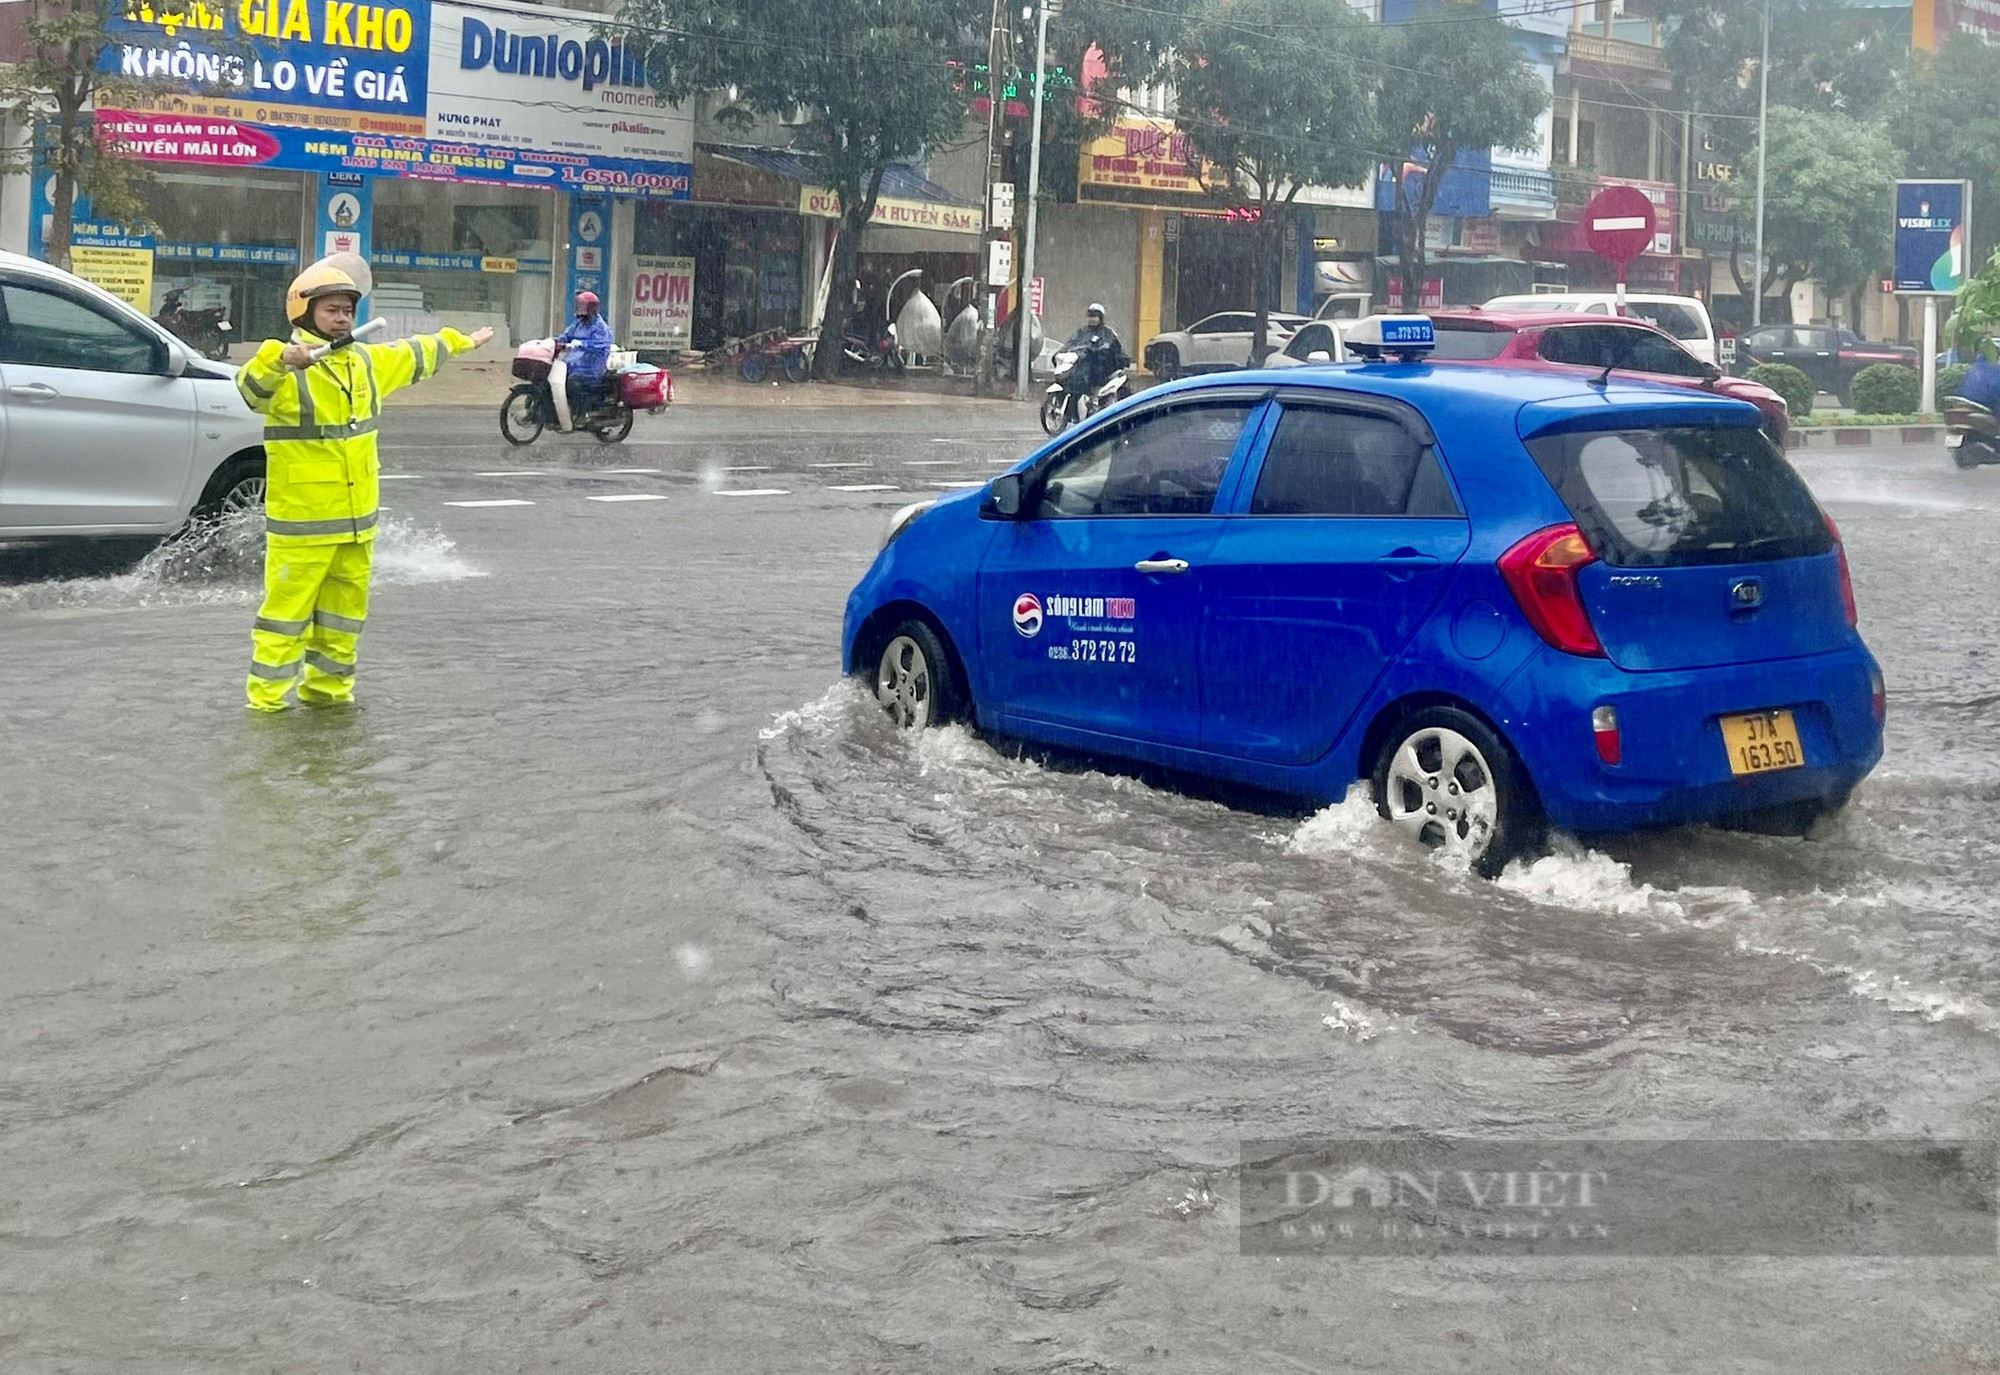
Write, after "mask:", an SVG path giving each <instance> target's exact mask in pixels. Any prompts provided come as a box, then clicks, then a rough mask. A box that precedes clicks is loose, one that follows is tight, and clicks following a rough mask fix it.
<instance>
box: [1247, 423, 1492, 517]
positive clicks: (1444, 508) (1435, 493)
mask: <svg viewBox="0 0 2000 1375" xmlns="http://www.w3.org/2000/svg"><path fill="white" fill-rule="evenodd" d="M1250 514H1251V515H1253V516H1456V515H1458V514H1459V509H1458V502H1457V501H1456V500H1455V499H1454V498H1453V497H1452V494H1451V486H1450V484H1449V483H1447V482H1446V481H1445V478H1444V470H1443V469H1442V468H1440V467H1439V466H1438V460H1437V454H1436V452H1435V451H1434V450H1433V449H1432V448H1431V446H1430V445H1428V444H1425V443H1423V442H1422V441H1421V440H1419V439H1418V438H1417V437H1416V436H1415V435H1413V434H1411V433H1410V432H1409V431H1408V430H1406V429H1404V428H1403V426H1402V425H1400V424H1398V423H1397V422H1396V421H1394V420H1392V419H1390V418H1389V417H1387V416H1380V415H1358V414H1354V413H1352V412H1346V411H1337V410H1328V409H1323V408H1320V407H1314V406H1299V407H1288V408H1287V409H1286V411H1285V413H1284V416H1283V417H1282V418H1281V419H1280V420H1279V421H1278V432H1277V433H1276V434H1275V435H1273V436H1272V437H1271V447H1270V450H1269V452H1267V453H1266V454H1265V455H1264V467H1263V471H1262V472H1261V473H1259V474H1258V477H1257V490H1256V492H1255V494H1253V495H1252V497H1251V498H1250Z"/></svg>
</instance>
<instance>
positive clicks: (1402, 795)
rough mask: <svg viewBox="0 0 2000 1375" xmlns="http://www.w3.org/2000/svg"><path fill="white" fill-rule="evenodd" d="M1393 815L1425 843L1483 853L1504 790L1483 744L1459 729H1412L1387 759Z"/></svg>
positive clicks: (1387, 800)
mask: <svg viewBox="0 0 2000 1375" xmlns="http://www.w3.org/2000/svg"><path fill="white" fill-rule="evenodd" d="M1383 805H1384V807H1385V809H1386V810H1387V812H1388V815H1389V820H1390V821H1392V822H1394V823H1395V824H1396V825H1397V826H1398V827H1399V828H1401V829H1402V830H1403V831H1405V832H1406V833H1408V834H1409V835H1411V836H1413V837H1414V838H1415V839H1416V840H1417V841H1418V842H1419V843H1421V844H1423V845H1424V846H1426V847H1428V848H1431V849H1437V848H1440V847H1442V848H1445V849H1450V850H1456V851H1458V852H1460V853H1463V854H1464V855H1465V856H1466V857H1467V858H1468V859H1471V860H1473V861H1477V860H1479V859H1481V858H1482V857H1484V855H1485V854H1486V851H1487V848H1488V847H1489V846H1491V845H1492V843H1493V839H1494V836H1495V835H1496V834H1497V833H1498V831H1499V827H1500V790H1499V787H1498V786H1497V785H1496V783H1495V782H1494V777H1493V769H1492V766H1491V765H1490V764H1489V763H1488V761H1487V759H1486V756H1485V755H1484V754H1482V753H1480V750H1479V747H1478V746H1477V745H1475V744H1474V743H1473V742H1472V741H1471V740H1469V739H1467V738H1466V737H1465V736H1463V735H1460V734H1459V733H1458V732H1457V731H1455V730H1450V729H1447V728H1445V727H1441V726H1427V727H1424V728H1422V729H1420V730H1417V731H1414V732H1412V733H1411V734H1410V735H1409V736H1408V737H1406V738H1405V739H1404V741H1403V743H1402V745H1401V746H1400V747H1399V748H1398V749H1397V750H1396V753H1395V754H1394V755H1393V756H1392V757H1391V758H1390V760H1389V770H1388V776H1387V778H1386V779H1384V786H1383Z"/></svg>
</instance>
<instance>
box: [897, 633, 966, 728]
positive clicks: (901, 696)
mask: <svg viewBox="0 0 2000 1375" xmlns="http://www.w3.org/2000/svg"><path fill="white" fill-rule="evenodd" d="M875 700H876V701H877V702H878V703H880V704H881V707H882V710H884V711H886V712H888V713H889V719H890V720H892V721H894V722H895V723H896V726H897V728H898V729H900V730H923V729H925V728H927V727H930V726H941V725H944V724H946V723H947V722H949V721H951V720H953V719H955V718H956V717H957V716H958V715H959V714H960V713H961V711H962V710H963V701H964V699H963V697H962V696H961V694H960V692H959V689H958V682H957V680H956V678H955V677H954V675H953V669H952V666H951V656H950V655H948V654H946V653H945V648H944V643H943V642H942V641H941V640H939V639H938V635H937V632H936V631H935V630H933V629H931V627H930V626H929V625H928V624H926V623H925V622H923V621H904V622H903V623H901V624H900V625H898V626H897V627H896V629H895V630H894V631H893V632H892V633H891V634H890V636H889V639H888V642H887V643H886V644H884V645H883V646H882V653H881V655H880V657H879V658H877V659H876V661H875Z"/></svg>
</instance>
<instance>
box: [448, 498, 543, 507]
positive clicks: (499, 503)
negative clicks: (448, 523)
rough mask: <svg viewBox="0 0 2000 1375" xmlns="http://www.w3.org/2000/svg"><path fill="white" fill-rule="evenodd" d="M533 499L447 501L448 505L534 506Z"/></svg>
mask: <svg viewBox="0 0 2000 1375" xmlns="http://www.w3.org/2000/svg"><path fill="white" fill-rule="evenodd" d="M534 504H535V503H534V502H532V501H516V500H513V499H511V498H509V499H506V500H501V501H447V502H446V503H445V505H447V506H533V505H534Z"/></svg>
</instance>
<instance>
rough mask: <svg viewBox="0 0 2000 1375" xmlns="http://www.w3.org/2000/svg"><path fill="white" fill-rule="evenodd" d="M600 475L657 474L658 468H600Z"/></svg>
mask: <svg viewBox="0 0 2000 1375" xmlns="http://www.w3.org/2000/svg"><path fill="white" fill-rule="evenodd" d="M597 471H598V472H600V473H657V472H659V471H660V470H659V469H658V468H599V469H598V470H597Z"/></svg>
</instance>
